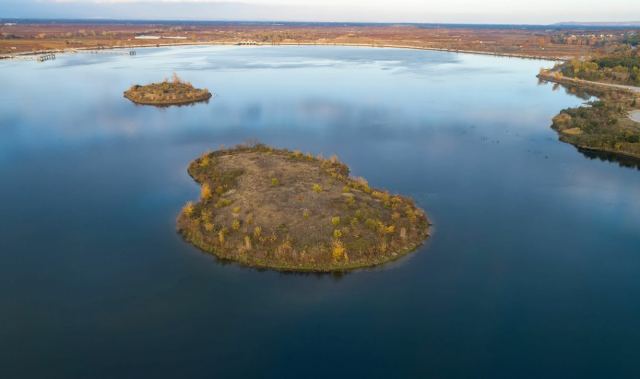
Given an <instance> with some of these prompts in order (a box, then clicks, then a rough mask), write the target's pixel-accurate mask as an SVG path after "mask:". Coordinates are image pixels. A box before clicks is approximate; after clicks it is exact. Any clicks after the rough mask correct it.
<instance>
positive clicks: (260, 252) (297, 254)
mask: <svg viewBox="0 0 640 379" xmlns="http://www.w3.org/2000/svg"><path fill="white" fill-rule="evenodd" d="M202 162H207V163H206V164H202ZM274 172H277V173H278V178H279V179H278V185H277V186H274V185H273V184H272V183H273V182H272V179H273V173H274ZM189 174H190V175H191V176H192V177H193V178H194V179H195V180H196V181H197V182H198V183H200V184H201V185H202V187H203V188H204V187H205V186H207V187H209V188H222V191H215V193H211V196H208V197H205V196H201V197H200V201H199V202H198V203H195V204H193V203H192V204H191V205H187V206H185V208H184V209H183V211H182V212H181V214H180V215H179V217H178V230H179V231H180V232H181V234H182V235H183V236H184V237H185V239H186V240H188V241H190V242H191V243H193V244H194V245H196V246H198V247H199V248H201V249H202V250H205V251H208V252H211V253H213V254H215V255H216V256H218V257H220V258H223V259H229V260H234V261H238V262H241V263H243V264H247V265H250V266H255V267H267V268H274V269H279V270H290V271H341V270H348V269H353V268H358V267H365V266H372V265H377V264H381V263H384V262H388V261H390V260H394V259H396V258H398V257H400V256H402V255H404V254H406V253H408V252H410V251H412V250H414V249H415V248H416V247H417V246H419V245H420V244H421V243H422V242H423V241H424V239H425V238H427V236H428V222H427V218H426V215H425V214H424V212H423V211H422V210H421V209H419V208H417V207H416V206H415V204H414V203H413V201H412V200H411V199H408V198H406V197H402V196H399V195H392V194H389V193H388V192H386V191H381V190H374V189H371V188H370V187H369V185H368V183H367V182H366V181H365V180H364V179H353V178H350V177H349V169H348V168H347V166H345V165H344V164H342V163H340V162H339V161H338V159H337V158H335V157H333V158H331V159H326V160H325V159H318V158H314V157H313V156H312V155H310V154H302V153H300V152H291V151H288V150H276V149H273V148H270V147H267V146H264V145H255V146H241V147H236V148H233V149H228V150H220V151H216V152H213V153H207V154H205V155H204V156H202V157H200V158H199V159H197V160H195V161H193V162H192V163H191V165H190V166H189ZM316 186H319V187H320V188H321V191H316V190H315V188H317V187H316ZM345 187H346V188H348V191H346V190H345ZM345 195H347V196H345ZM345 197H348V198H350V199H351V200H350V201H349V202H346V201H345ZM230 204H233V207H229V206H228V205H230ZM221 205H223V206H221ZM203 215H204V216H203Z"/></svg>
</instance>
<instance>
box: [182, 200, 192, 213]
mask: <svg viewBox="0 0 640 379" xmlns="http://www.w3.org/2000/svg"><path fill="white" fill-rule="evenodd" d="M194 210H195V206H194V205H193V202H192V201H189V202H187V204H185V206H184V208H182V212H183V213H184V214H185V215H186V216H188V217H191V216H192V215H193V211H194Z"/></svg>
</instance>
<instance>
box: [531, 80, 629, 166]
mask: <svg viewBox="0 0 640 379" xmlns="http://www.w3.org/2000/svg"><path fill="white" fill-rule="evenodd" d="M538 77H539V78H541V79H542V80H547V81H552V82H556V83H558V84H559V85H563V86H564V87H565V88H566V89H567V91H568V92H570V93H572V94H575V95H577V96H580V97H582V98H585V99H589V98H591V97H592V96H596V97H597V98H598V99H597V100H595V101H590V102H589V103H587V104H585V105H583V106H580V107H576V108H568V109H563V110H562V111H561V112H560V113H559V114H558V115H556V116H555V117H554V118H553V122H552V125H551V126H552V128H553V129H554V130H556V131H557V132H558V133H559V135H560V140H561V141H563V142H567V143H570V144H572V145H574V146H576V147H578V148H579V149H581V150H588V151H596V152H603V153H609V154H612V155H613V156H618V157H621V158H623V159H624V160H627V159H628V158H633V159H636V160H640V123H637V122H634V121H632V120H631V119H630V117H629V113H630V112H631V111H633V110H635V109H637V108H638V107H639V106H640V94H637V93H634V92H633V91H631V90H629V89H625V88H621V87H612V86H609V85H607V84H601V83H597V82H588V81H582V80H578V79H574V78H568V77H565V76H563V75H562V73H561V72H559V71H542V72H541V73H540V74H539V75H538Z"/></svg>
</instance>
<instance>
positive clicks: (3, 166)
mask: <svg viewBox="0 0 640 379" xmlns="http://www.w3.org/2000/svg"><path fill="white" fill-rule="evenodd" d="M125 53H126V52H125ZM551 65H552V62H544V61H536V60H521V59H514V58H500V57H491V56H475V55H457V54H453V53H443V52H428V51H415V50H399V49H370V48H351V47H188V48H171V49H141V50H138V54H137V55H135V56H133V57H131V56H129V55H125V54H118V53H116V52H107V53H101V54H77V55H62V56H58V58H57V59H56V60H55V61H48V62H45V63H37V62H23V61H4V62H0V81H1V82H2V91H1V92H0V179H1V183H2V184H1V185H0V199H1V200H0V215H2V217H1V218H0V341H1V342H2V343H0V377H3V378H44V377H47V378H71V377H91V378H115V377H118V378H123V377H132V378H133V377H136V378H139V377H143V376H145V377H147V376H148V377H155V378H160V377H168V378H175V377H194V378H195V377H202V378H204V377H207V378H211V377H252V376H253V377H277V378H284V377H296V378H298V377H301V376H305V377H306V376H329V375H331V376H333V377H340V376H350V377H384V378H388V377H441V378H450V377H492V378H496V377H509V378H513V377H520V378H523V377H531V378H539V377H550V376H553V377H637V376H640V367H639V366H638V364H637V357H638V356H639V355H640V347H639V345H638V341H639V340H640V302H638V299H639V298H640V280H638V278H639V277H640V275H639V274H640V233H638V231H639V230H640V172H638V171H637V170H636V169H633V168H627V167H621V166H620V165H618V164H617V163H615V162H606V161H601V160H598V159H588V158H586V157H585V156H584V155H582V154H580V153H579V152H578V151H576V150H575V149H574V148H573V147H571V146H569V145H566V144H563V143H561V142H559V141H558V140H557V136H556V134H555V132H553V131H552V130H551V129H550V128H549V125H550V120H551V118H552V117H553V116H554V115H555V114H556V113H557V112H558V111H559V110H560V109H562V108H566V107H569V106H575V105H578V104H580V103H581V102H582V100H581V99H579V98H577V97H573V96H571V95H568V94H566V93H565V92H563V91H561V90H554V89H553V88H552V86H550V85H540V84H538V82H537V80H536V78H535V74H536V73H537V72H538V69H539V68H540V67H541V66H551ZM174 71H175V72H177V73H178V74H180V75H181V76H182V77H183V78H184V79H186V80H189V81H192V82H193V83H194V84H195V85H196V86H202V87H208V88H209V89H210V90H212V91H213V92H214V93H216V95H217V96H216V97H215V98H214V99H212V100H211V101H210V102H209V103H208V104H198V105H194V106H189V107H172V108H167V109H159V108H153V107H144V106H135V105H133V104H131V103H130V102H128V101H127V100H126V99H124V98H123V97H122V91H123V90H124V89H126V88H127V87H128V86H130V85H131V84H134V83H146V82H150V81H156V80H158V79H160V78H162V77H165V76H166V77H168V76H170V75H171V73H172V72H174ZM256 139H257V140H260V141H262V142H264V143H268V144H271V145H274V146H278V147H288V148H292V149H301V150H303V151H310V152H312V153H314V154H318V153H322V154H324V155H325V156H329V155H331V154H334V153H335V154H337V155H338V156H339V157H340V158H341V159H342V160H343V161H344V162H345V163H347V164H348V165H349V166H350V167H351V168H352V173H353V174H354V175H358V176H364V177H366V178H367V179H369V181H370V183H371V184H372V185H373V186H376V187H383V188H386V189H389V190H390V191H392V192H399V193H403V194H407V195H410V196H412V197H414V198H415V199H416V201H417V202H418V203H419V205H420V206H421V207H423V208H424V209H425V210H426V211H427V213H428V214H429V216H430V218H431V220H432V222H434V224H435V227H434V234H433V237H432V238H431V239H430V240H429V242H428V243H427V244H426V245H425V246H424V247H423V248H421V249H420V250H419V251H417V252H416V253H415V254H412V255H411V256H409V257H408V258H406V259H403V260H401V261H400V262H397V263H394V264H391V265H387V266H383V267H380V268H377V269H372V270H364V271H358V272H355V273H350V274H346V275H341V276H335V275H334V276H332V275H292V274H281V273H277V272H272V271H257V270H253V269H249V268H245V267H240V266H237V265H233V264H231V265H229V264H227V265H225V264H222V263H220V262H218V261H216V260H215V259H214V258H213V257H211V256H209V255H205V254H202V253H200V252H199V251H198V250H196V249H195V248H192V247H191V246H190V245H188V244H186V243H184V242H183V241H182V240H181V239H180V237H179V236H178V235H177V234H176V233H175V225H174V220H175V217H176V215H177V213H178V211H179V209H180V208H181V206H182V205H183V204H184V203H185V202H186V201H187V200H190V199H195V198H196V197H197V194H198V187H197V185H196V184H195V183H193V182H192V180H191V179H190V178H189V177H188V175H187V173H186V167H187V165H188V163H189V161H190V160H192V159H193V158H195V157H196V156H198V155H199V154H200V153H202V152H204V151H206V150H208V149H215V148H217V147H218V146H220V145H223V144H224V145H227V146H229V145H233V144H236V143H241V142H244V141H247V140H256Z"/></svg>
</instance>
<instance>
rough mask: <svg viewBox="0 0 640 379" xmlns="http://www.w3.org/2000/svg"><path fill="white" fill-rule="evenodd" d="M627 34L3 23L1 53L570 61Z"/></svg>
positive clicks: (377, 26)
mask: <svg viewBox="0 0 640 379" xmlns="http://www.w3.org/2000/svg"><path fill="white" fill-rule="evenodd" d="M625 32H627V31H626V30H624V29H614V30H602V31H598V30H590V31H588V32H587V31H584V30H580V29H578V28H576V29H566V28H563V29H556V28H551V27H550V28H549V29H542V28H524V27H516V26H513V27H487V26H484V27H472V26H446V25H445V26H442V27H436V26H420V25H411V24H400V25H391V24H293V23H288V24H269V23H256V24H247V23H197V24H193V23H191V24H190V23H185V24H179V23H165V24H163V23H156V24H151V23H149V24H143V23H125V22H116V21H114V22H113V23H102V22H101V23H96V24H91V23H78V22H73V23H71V22H70V23H62V22H56V23H25V24H21V23H16V24H15V25H13V23H5V24H4V25H1V26H0V55H3V56H4V57H9V56H12V55H15V54H21V53H30V52H44V51H65V50H73V49H101V48H112V47H133V46H156V45H172V44H256V45H258V44H345V45H350V44H353V45H368V46H372V45H373V46H398V47H409V48H420V49H444V50H453V51H466V52H479V53H487V54H498V55H513V56H524V57H540V58H553V59H565V58H575V57H581V56H586V55H591V54H595V53H599V52H603V50H604V49H605V47H606V45H607V43H609V42H614V41H618V40H620V39H622V38H623V36H624V34H625Z"/></svg>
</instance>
